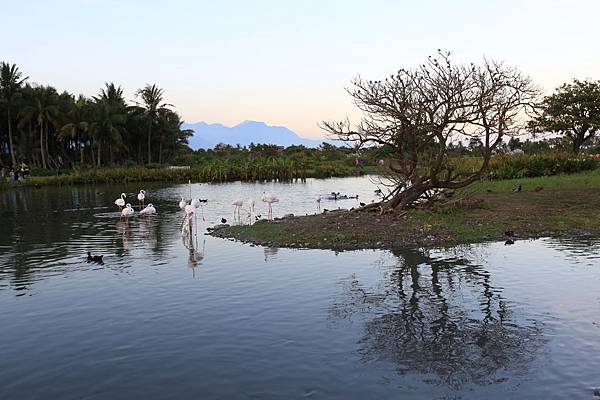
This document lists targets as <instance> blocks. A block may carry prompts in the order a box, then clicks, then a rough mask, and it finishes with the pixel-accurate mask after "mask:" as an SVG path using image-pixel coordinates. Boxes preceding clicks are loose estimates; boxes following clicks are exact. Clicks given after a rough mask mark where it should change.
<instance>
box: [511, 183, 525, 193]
mask: <svg viewBox="0 0 600 400" xmlns="http://www.w3.org/2000/svg"><path fill="white" fill-rule="evenodd" d="M522 189H523V186H521V185H519V186H517V187H515V188H512V192H513V193H519V192H520V191H521V190H522Z"/></svg>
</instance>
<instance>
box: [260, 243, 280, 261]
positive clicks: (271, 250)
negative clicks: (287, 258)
mask: <svg viewBox="0 0 600 400" xmlns="http://www.w3.org/2000/svg"><path fill="white" fill-rule="evenodd" d="M263 251H264V252H265V262H268V261H269V258H275V256H276V255H277V252H279V249H278V248H277V247H263Z"/></svg>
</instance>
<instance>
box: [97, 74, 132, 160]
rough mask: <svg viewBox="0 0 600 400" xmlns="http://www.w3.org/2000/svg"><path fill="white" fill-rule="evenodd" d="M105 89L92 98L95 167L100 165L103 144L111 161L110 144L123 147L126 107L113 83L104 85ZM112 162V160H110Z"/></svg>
mask: <svg viewBox="0 0 600 400" xmlns="http://www.w3.org/2000/svg"><path fill="white" fill-rule="evenodd" d="M105 85H106V88H104V89H101V90H100V94H99V95H98V96H97V97H94V114H95V115H94V122H93V123H92V126H91V127H90V128H91V132H92V134H93V136H94V137H95V144H96V148H97V150H98V158H97V160H96V161H97V165H98V166H100V165H101V148H102V143H103V142H108V144H109V155H110V156H111V159H112V144H115V145H116V147H122V146H123V134H124V133H125V130H124V128H123V125H124V124H125V122H126V120H127V105H126V104H125V100H124V98H123V89H122V88H121V87H120V86H118V87H117V86H115V84H114V83H106V84H105ZM111 161H112V160H111Z"/></svg>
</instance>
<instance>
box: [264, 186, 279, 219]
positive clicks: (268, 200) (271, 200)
mask: <svg viewBox="0 0 600 400" xmlns="http://www.w3.org/2000/svg"><path fill="white" fill-rule="evenodd" d="M262 201H264V202H265V203H267V204H269V213H268V215H267V218H268V219H270V220H273V203H278V202H279V199H278V198H277V197H275V196H273V195H271V194H269V193H267V192H263V194H262Z"/></svg>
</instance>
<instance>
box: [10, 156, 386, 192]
mask: <svg viewBox="0 0 600 400" xmlns="http://www.w3.org/2000/svg"><path fill="white" fill-rule="evenodd" d="M374 172H375V169H374V168H371V169H369V168H362V169H361V170H360V173H374ZM355 174H356V169H355V168H353V167H350V166H348V165H346V164H344V163H341V162H336V161H332V162H323V163H319V164H317V165H312V166H302V165H296V164H294V163H289V164H288V163H279V164H278V163H273V164H269V163H266V164H264V165H263V164H259V163H248V164H239V163H231V164H229V163H227V162H226V161H224V162H222V163H214V164H206V165H198V166H194V167H192V168H189V169H169V168H166V167H162V166H160V167H159V166H157V167H152V166H150V167H144V166H122V167H110V168H96V169H75V170H71V171H61V172H56V173H53V174H47V175H43V176H39V175H38V176H36V175H34V176H33V177H31V178H30V179H27V180H25V181H22V182H18V183H14V184H12V183H11V184H8V183H7V182H4V184H3V185H0V189H2V188H8V187H11V186H13V187H14V186H18V185H23V186H44V185H57V186H60V185H77V184H90V183H99V184H110V183H130V182H187V181H188V180H191V181H192V182H231V181H272V180H280V181H289V180H301V179H305V178H327V177H333V176H351V175H355Z"/></svg>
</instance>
